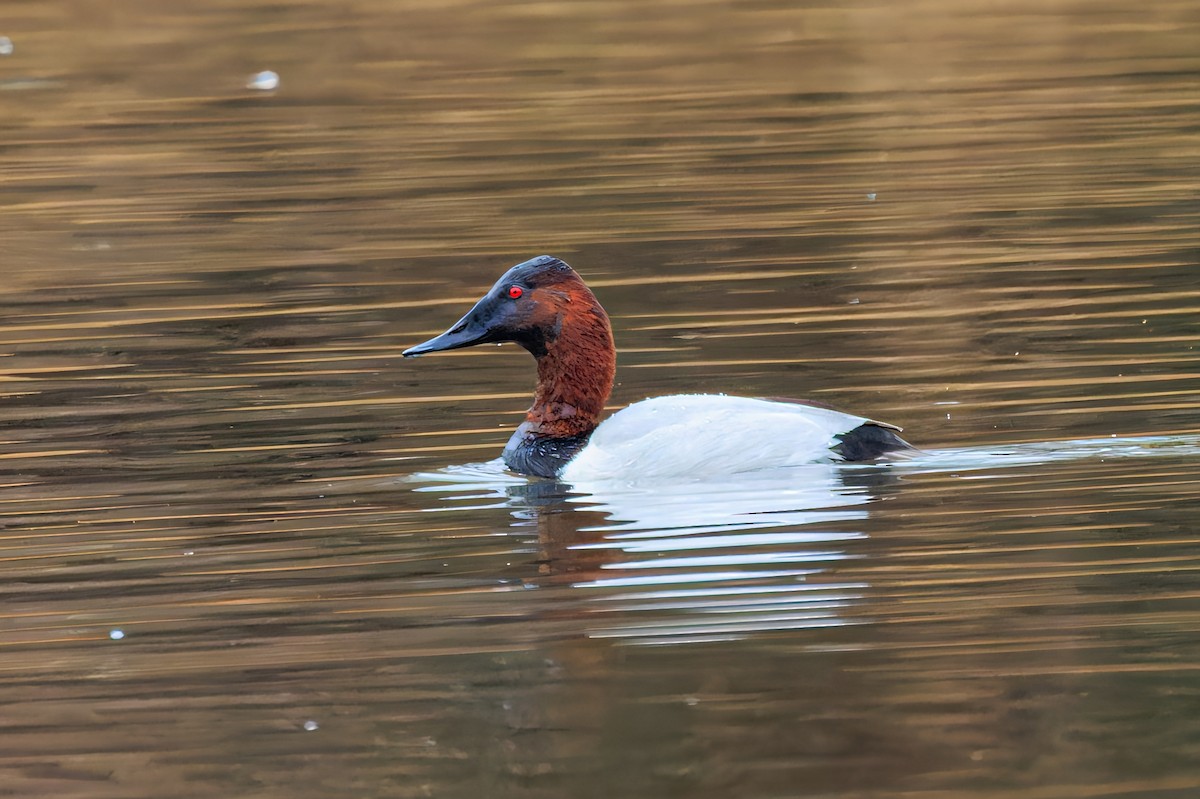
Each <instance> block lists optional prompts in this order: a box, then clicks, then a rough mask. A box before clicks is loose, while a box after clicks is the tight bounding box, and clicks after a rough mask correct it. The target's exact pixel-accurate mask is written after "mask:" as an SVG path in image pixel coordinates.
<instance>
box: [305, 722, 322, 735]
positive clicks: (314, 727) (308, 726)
mask: <svg viewBox="0 0 1200 799" xmlns="http://www.w3.org/2000/svg"><path fill="white" fill-rule="evenodd" d="M320 728H321V725H320V724H317V723H316V722H315V721H313V720H312V719H309V720H308V721H306V722H304V729H306V730H307V731H309V732H312V731H313V730H317V729H320Z"/></svg>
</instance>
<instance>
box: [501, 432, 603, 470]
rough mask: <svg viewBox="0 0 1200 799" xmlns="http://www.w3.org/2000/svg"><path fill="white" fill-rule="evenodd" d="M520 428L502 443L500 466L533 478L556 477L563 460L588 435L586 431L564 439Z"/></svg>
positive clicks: (568, 459)
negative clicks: (505, 442)
mask: <svg viewBox="0 0 1200 799" xmlns="http://www.w3.org/2000/svg"><path fill="white" fill-rule="evenodd" d="M524 427H525V425H521V427H518V428H517V432H515V433H513V435H512V438H510V439H509V440H508V444H506V445H505V446H504V455H503V457H504V465H505V466H507V467H508V468H510V469H512V470H513V471H514V472H520V473H521V474H530V475H533V476H534V477H558V474H559V472H561V471H562V470H563V467H564V466H566V465H567V462H568V461H570V460H571V458H574V457H575V454H576V453H577V452H579V450H581V449H583V448H584V447H585V446H587V442H588V439H589V438H591V435H592V434H591V432H590V431H589V432H587V433H583V434H581V435H578V436H570V437H566V438H560V437H557V436H539V435H536V434H534V433H530V432H528V431H526V430H524V429H523V428H524Z"/></svg>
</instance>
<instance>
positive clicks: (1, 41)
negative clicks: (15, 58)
mask: <svg viewBox="0 0 1200 799" xmlns="http://www.w3.org/2000/svg"><path fill="white" fill-rule="evenodd" d="M12 52H13V43H12V39H10V38H8V37H7V36H0V55H12Z"/></svg>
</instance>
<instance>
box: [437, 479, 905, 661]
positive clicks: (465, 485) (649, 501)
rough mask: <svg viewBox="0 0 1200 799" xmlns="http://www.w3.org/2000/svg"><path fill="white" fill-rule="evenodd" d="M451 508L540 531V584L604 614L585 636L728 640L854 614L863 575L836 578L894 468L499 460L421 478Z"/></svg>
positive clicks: (840, 621) (515, 528)
mask: <svg viewBox="0 0 1200 799" xmlns="http://www.w3.org/2000/svg"><path fill="white" fill-rule="evenodd" d="M414 479H417V480H419V481H421V482H424V483H427V485H425V486H423V487H421V488H418V489H417V490H418V491H436V492H442V493H444V494H445V495H446V496H445V500H446V504H445V505H443V506H442V509H446V510H449V509H451V508H453V507H458V508H463V507H464V503H466V505H467V506H472V507H478V504H477V503H479V501H480V500H486V501H487V504H488V505H490V506H493V507H498V508H499V507H503V508H506V509H508V511H509V513H510V516H511V519H512V521H511V524H510V527H511V532H513V533H517V534H521V533H528V534H531V537H532V536H533V535H535V536H536V542H537V544H536V545H537V548H538V575H537V577H536V578H535V580H533V581H532V582H533V584H534V585H535V586H536V585H543V586H549V585H561V584H564V583H566V584H569V585H571V586H573V587H575V588H578V589H579V590H580V591H582V592H587V593H586V594H584V595H583V596H584V597H585V598H586V600H588V601H587V602H586V603H585V607H586V608H587V610H586V613H587V614H588V615H590V616H593V617H594V618H595V620H596V622H595V624H594V625H590V626H589V630H588V633H589V635H591V636H592V637H597V638H614V639H622V640H623V641H625V642H628V643H638V644H667V643H684V642H697V641H716V640H731V639H736V638H741V637H745V636H747V635H751V634H754V633H757V632H763V631H768V630H783V629H800V628H813V627H829V626H837V625H844V624H849V623H853V617H852V616H850V615H848V614H847V613H846V611H847V609H848V608H850V607H851V606H853V605H854V604H855V603H857V602H858V601H859V600H861V599H862V597H863V591H864V589H866V586H865V585H864V584H862V583H859V582H847V581H842V580H839V579H838V577H837V571H838V570H837V568H836V564H837V563H838V562H839V561H844V560H847V559H851V558H855V557H857V555H856V553H855V549H854V546H853V542H854V541H856V540H859V539H863V538H865V537H866V536H865V533H864V532H862V530H861V529H860V527H861V525H860V523H861V522H862V521H863V520H864V519H866V517H867V513H868V511H867V506H868V505H869V504H870V503H871V502H873V501H876V500H878V499H880V498H881V497H882V496H884V494H885V493H886V488H887V486H888V485H889V484H890V483H891V482H892V481H893V480H894V477H893V476H892V475H891V473H890V471H889V469H888V467H886V466H869V467H854V466H845V465H838V464H810V465H805V466H799V467H794V468H789V469H780V470H773V471H770V472H759V473H755V474H753V475H747V476H745V477H743V478H741V479H734V480H731V479H729V478H725V479H723V480H721V481H719V482H709V481H697V482H686V483H670V484H652V485H638V484H614V483H611V482H604V483H595V484H579V483H577V484H574V485H567V484H564V483H558V482H554V481H548V480H533V481H529V480H526V479H524V478H517V477H514V476H512V475H510V474H508V473H506V472H504V471H503V465H502V464H500V463H498V462H493V463H489V464H482V465H478V466H470V467H458V468H453V469H447V470H444V471H441V472H437V473H429V474H422V475H417V476H415V478H414Z"/></svg>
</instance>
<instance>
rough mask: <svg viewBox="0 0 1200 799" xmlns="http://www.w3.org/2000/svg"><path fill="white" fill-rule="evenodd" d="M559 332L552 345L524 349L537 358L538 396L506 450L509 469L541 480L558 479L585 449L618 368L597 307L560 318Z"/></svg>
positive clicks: (606, 325) (608, 331)
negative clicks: (572, 460)
mask: <svg viewBox="0 0 1200 799" xmlns="http://www.w3.org/2000/svg"><path fill="white" fill-rule="evenodd" d="M556 327H557V335H555V336H554V337H553V338H552V339H547V340H545V341H540V340H539V341H537V342H530V343H528V344H526V348H527V349H529V351H530V352H531V353H533V355H534V356H535V357H536V358H537V365H538V384H537V392H536V393H535V394H534V397H533V406H532V407H530V409H529V411H528V412H527V413H526V414H525V421H524V422H523V423H521V425H520V426H519V427H518V428H517V430H516V432H514V433H513V435H512V438H510V439H509V440H508V445H507V446H506V447H505V448H504V456H503V457H504V462H505V464H506V465H507V466H508V468H510V469H512V470H513V471H516V472H521V473H523V474H532V475H535V476H537V477H556V476H557V475H558V473H559V472H560V471H561V470H562V468H563V467H564V466H566V465H567V462H568V461H570V460H571V458H573V457H575V454H576V453H577V452H579V450H581V449H583V448H584V447H585V446H586V445H587V442H588V438H589V437H590V436H591V435H592V431H593V430H595V429H596V425H597V424H599V423H600V414H601V413H602V412H603V410H604V403H605V401H607V400H608V395H609V392H611V391H612V385H613V377H614V375H615V374H616V367H617V353H616V348H615V347H614V346H613V338H612V329H611V328H610V327H609V323H608V316H607V315H606V314H605V313H604V309H603V308H601V307H600V305H599V303H595V302H594V301H593V305H592V307H591V308H590V309H588V310H586V311H582V312H578V311H576V312H574V313H572V314H571V315H570V316H566V315H564V316H563V317H560V318H559V320H558V324H557V325H556Z"/></svg>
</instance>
